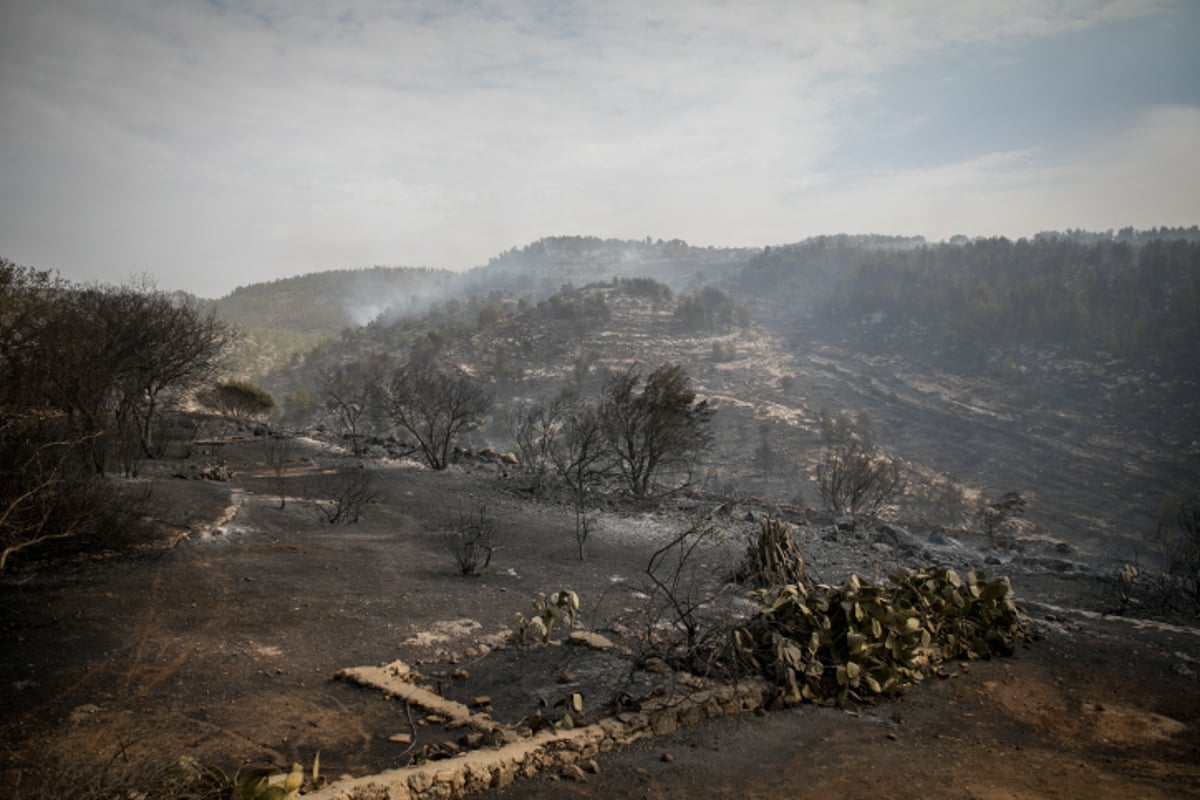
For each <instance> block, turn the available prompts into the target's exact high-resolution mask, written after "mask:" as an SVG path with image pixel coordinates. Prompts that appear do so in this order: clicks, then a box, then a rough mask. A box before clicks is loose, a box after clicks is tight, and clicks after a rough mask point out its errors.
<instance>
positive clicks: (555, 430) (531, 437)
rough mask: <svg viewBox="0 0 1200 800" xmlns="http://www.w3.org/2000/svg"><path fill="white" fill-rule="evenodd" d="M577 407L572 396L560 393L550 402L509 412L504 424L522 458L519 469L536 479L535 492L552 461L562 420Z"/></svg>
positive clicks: (517, 406) (522, 404)
mask: <svg viewBox="0 0 1200 800" xmlns="http://www.w3.org/2000/svg"><path fill="white" fill-rule="evenodd" d="M576 403H577V400H576V397H575V395H574V393H572V392H570V391H563V392H560V393H559V394H557V395H555V396H554V397H553V398H551V399H550V400H536V401H533V402H519V403H516V404H514V405H513V407H512V408H511V409H510V410H509V412H508V416H507V419H506V424H507V427H508V432H509V434H510V435H511V436H512V437H513V441H514V442H516V445H517V450H518V452H519V453H520V455H521V466H522V468H523V469H524V470H525V471H526V472H527V473H529V474H530V475H531V476H533V477H534V478H535V480H536V481H537V487H536V488H538V489H540V488H541V487H542V480H543V479H544V477H545V474H546V471H547V468H548V467H549V466H550V465H551V463H552V462H553V460H554V458H553V454H554V450H555V447H556V446H557V443H558V438H559V436H560V435H561V433H562V429H563V421H564V418H565V416H566V414H567V413H568V412H569V410H570V409H571V408H572V407H573V406H574V405H576Z"/></svg>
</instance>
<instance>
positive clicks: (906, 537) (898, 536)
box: [873, 522, 913, 547]
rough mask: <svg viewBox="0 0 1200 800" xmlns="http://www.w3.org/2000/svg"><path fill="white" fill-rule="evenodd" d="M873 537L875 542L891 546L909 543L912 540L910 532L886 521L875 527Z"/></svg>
mask: <svg viewBox="0 0 1200 800" xmlns="http://www.w3.org/2000/svg"><path fill="white" fill-rule="evenodd" d="M873 538H874V541H876V542H883V543H884V544H890V545H892V546H893V547H900V546H902V545H907V544H911V543H912V541H913V537H912V534H911V533H909V532H908V531H906V530H905V529H904V528H901V527H899V526H898V525H889V524H887V523H886V522H885V523H884V524H882V525H880V526H879V527H878V528H876V529H875V536H874V537H873Z"/></svg>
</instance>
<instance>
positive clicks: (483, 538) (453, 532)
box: [446, 502, 499, 577]
mask: <svg viewBox="0 0 1200 800" xmlns="http://www.w3.org/2000/svg"><path fill="white" fill-rule="evenodd" d="M498 540H499V527H498V526H497V524H496V518H495V517H493V516H492V515H491V514H489V513H488V509H487V504H485V503H482V502H481V503H477V504H476V505H475V508H474V510H473V511H470V512H464V513H460V514H459V515H458V519H457V521H456V522H455V523H454V525H452V526H451V529H450V531H449V533H447V535H446V542H447V546H448V547H449V549H450V553H451V554H452V555H453V556H454V563H455V564H456V565H457V566H458V571H459V572H460V573H461V574H463V575H466V576H469V577H478V576H479V575H482V574H483V571H484V570H486V569H487V568H488V565H489V564H491V563H492V555H493V554H494V553H495V552H496V546H497V542H498Z"/></svg>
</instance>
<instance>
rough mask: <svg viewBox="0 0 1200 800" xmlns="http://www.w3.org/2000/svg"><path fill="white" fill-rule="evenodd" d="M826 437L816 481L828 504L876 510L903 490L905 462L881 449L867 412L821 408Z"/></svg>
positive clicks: (864, 511) (854, 511) (863, 511)
mask: <svg viewBox="0 0 1200 800" xmlns="http://www.w3.org/2000/svg"><path fill="white" fill-rule="evenodd" d="M821 435H822V438H823V439H824V441H825V446H824V450H823V451H822V453H821V461H820V463H819V464H818V465H817V484H818V487H819V488H820V491H821V499H822V501H824V503H825V506H826V507H827V508H829V509H830V510H831V511H835V512H837V513H849V514H868V515H870V514H875V513H877V512H878V511H879V510H880V509H881V508H883V507H884V506H886V505H887V504H889V503H891V502H892V501H893V500H895V499H896V497H898V496H899V495H900V494H902V493H903V491H904V486H905V476H904V464H903V462H902V461H901V460H900V459H899V458H896V457H894V456H889V455H887V454H885V453H884V452H883V451H882V450H880V448H879V446H878V445H877V444H876V442H875V428H874V425H873V424H872V422H871V418H870V417H869V416H868V415H867V414H866V413H860V414H858V415H857V416H851V415H850V414H848V413H846V412H841V413H839V414H837V415H836V416H834V415H830V414H828V413H826V412H824V411H822V412H821Z"/></svg>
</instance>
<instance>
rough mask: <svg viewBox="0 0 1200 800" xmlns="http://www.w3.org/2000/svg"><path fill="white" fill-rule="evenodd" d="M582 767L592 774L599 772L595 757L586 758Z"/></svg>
mask: <svg viewBox="0 0 1200 800" xmlns="http://www.w3.org/2000/svg"><path fill="white" fill-rule="evenodd" d="M583 768H584V769H585V770H587V771H588V772H590V773H592V774H593V775H599V774H600V765H599V764H598V763H597V762H596V759H594V758H591V759H588V760H587V761H586V762H584V765H583Z"/></svg>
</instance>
